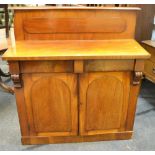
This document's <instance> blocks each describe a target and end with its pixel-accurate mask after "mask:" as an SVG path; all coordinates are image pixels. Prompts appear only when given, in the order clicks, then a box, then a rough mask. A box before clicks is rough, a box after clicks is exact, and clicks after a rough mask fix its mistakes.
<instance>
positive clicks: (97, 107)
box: [80, 72, 130, 135]
mask: <svg viewBox="0 0 155 155" xmlns="http://www.w3.org/2000/svg"><path fill="white" fill-rule="evenodd" d="M129 85H130V73H129V72H124V73H123V72H109V73H108V72H104V73H99V72H98V73H87V74H83V75H80V134H81V135H95V134H103V133H105V132H114V131H119V130H123V129H124V128H125V126H124V125H125V124H124V123H125V118H126V113H127V106H128V94H129V90H130V86H129Z"/></svg>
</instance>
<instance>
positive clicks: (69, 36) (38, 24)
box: [14, 7, 136, 40]
mask: <svg viewBox="0 0 155 155" xmlns="http://www.w3.org/2000/svg"><path fill="white" fill-rule="evenodd" d="M14 21H15V22H14V25H15V38H16V40H44V39H46V40H90V39H91V40H103V39H129V38H130V39H131V38H132V39H133V38H134V32H135V24H136V10H134V9H132V8H131V10H130V9H125V10H124V9H120V10H119V9H115V8H113V9H112V8H111V9H104V8H102V9H100V8H99V9H97V8H95V9H89V8H88V7H87V8H85V9H84V8H80V7H79V8H75V9H74V8H71V9H67V8H66V9H61V8H60V9H59V8H58V9H45V10H39V9H33V10H31V9H29V10H25V9H23V10H22V9H21V10H20V9H19V10H16V9H15V20H14ZM53 21H54V22H53ZM42 23H44V24H42ZM60 25H61V26H60ZM31 26H32V27H31ZM16 28H18V29H16Z"/></svg>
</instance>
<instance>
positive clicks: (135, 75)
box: [3, 7, 150, 144]
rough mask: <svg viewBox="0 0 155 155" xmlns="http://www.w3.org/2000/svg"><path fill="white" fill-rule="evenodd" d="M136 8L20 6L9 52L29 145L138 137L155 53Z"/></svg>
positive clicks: (23, 139) (20, 117)
mask: <svg viewBox="0 0 155 155" xmlns="http://www.w3.org/2000/svg"><path fill="white" fill-rule="evenodd" d="M136 11H138V9H135V8H134V9H133V8H127V9H124V8H121V9H112V8H106V9H103V8H99V9H97V8H86V7H83V8H77V7H76V8H55V9H54V8H53V9H52V8H49V9H47V8H46V9H45V8H40V9H33V8H27V9H26V8H23V9H22V8H19V9H16V8H15V37H16V44H15V46H14V47H11V48H10V49H9V50H8V51H7V52H6V53H5V54H4V55H3V59H5V60H8V61H9V66H10V72H11V74H12V75H11V77H12V80H13V82H14V87H15V93H16V101H17V108H18V114H19V121H20V126H21V134H22V143H23V144H45V143H65V142H84V141H101V140H118V139H130V138H131V137H132V133H133V124H134V115H135V111H136V102H137V96H138V92H139V87H140V82H141V78H142V71H143V69H144V60H145V59H147V58H149V57H150V54H149V53H147V52H146V50H145V49H143V48H142V47H141V46H140V45H139V44H138V43H137V42H136V41H135V40H134V33H135V23H136ZM101 17H102V19H103V20H102V19H101ZM77 28H79V29H77Z"/></svg>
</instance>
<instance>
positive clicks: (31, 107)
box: [22, 73, 78, 136]
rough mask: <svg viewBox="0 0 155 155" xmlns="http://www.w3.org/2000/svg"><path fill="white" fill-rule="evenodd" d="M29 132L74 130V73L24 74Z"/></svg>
mask: <svg viewBox="0 0 155 155" xmlns="http://www.w3.org/2000/svg"><path fill="white" fill-rule="evenodd" d="M22 78H23V82H24V95H25V103H26V108H27V112H28V114H27V115H28V122H29V128H30V134H31V135H39V136H46V135H47V136H67V135H76V134H77V128H78V126H77V118H78V117H77V112H78V111H77V110H78V109H77V95H76V94H77V88H76V87H77V77H76V75H74V74H67V73H58V74H55V73H49V74H24V75H23V77H22Z"/></svg>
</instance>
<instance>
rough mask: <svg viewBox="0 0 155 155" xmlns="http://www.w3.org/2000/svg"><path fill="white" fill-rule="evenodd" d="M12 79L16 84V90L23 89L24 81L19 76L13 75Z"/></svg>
mask: <svg viewBox="0 0 155 155" xmlns="http://www.w3.org/2000/svg"><path fill="white" fill-rule="evenodd" d="M11 79H12V81H13V83H14V87H15V88H21V87H22V81H21V77H20V75H19V74H13V75H11Z"/></svg>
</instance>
